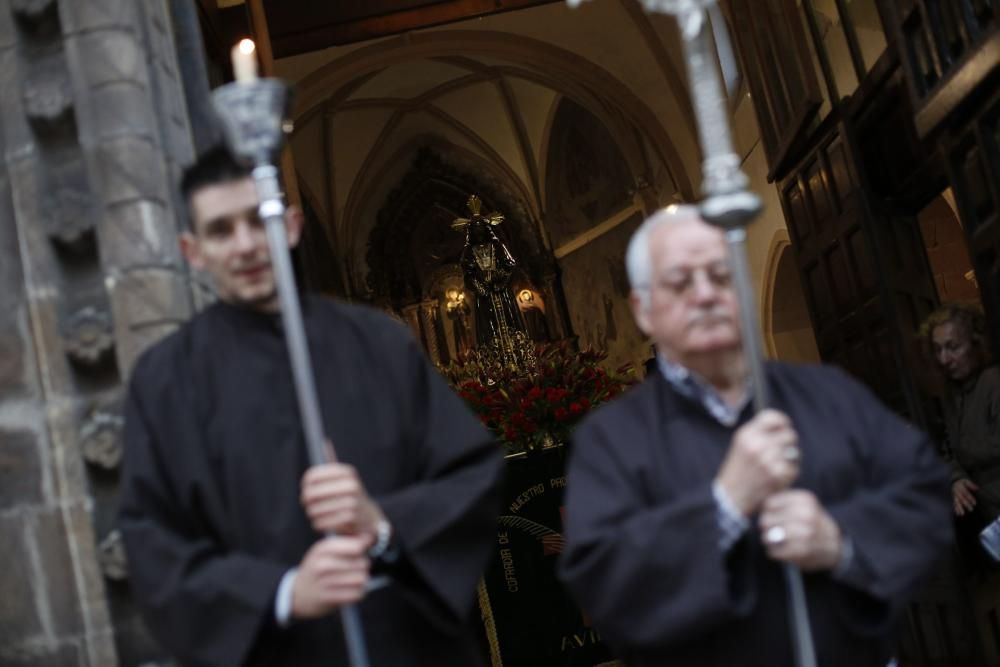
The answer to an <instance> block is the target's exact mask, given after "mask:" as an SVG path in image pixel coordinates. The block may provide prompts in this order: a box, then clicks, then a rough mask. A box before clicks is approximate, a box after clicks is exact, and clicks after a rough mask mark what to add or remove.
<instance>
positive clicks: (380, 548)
mask: <svg viewBox="0 0 1000 667" xmlns="http://www.w3.org/2000/svg"><path fill="white" fill-rule="evenodd" d="M390 542H392V524H390V523H389V520H388V519H386V518H384V517H383V518H381V519H379V520H378V523H377V524H375V544H373V545H372V546H371V548H370V549H368V557H369V558H371V559H372V560H375V559H376V558H381V557H383V556H385V555H386V551H388V550H389V543H390Z"/></svg>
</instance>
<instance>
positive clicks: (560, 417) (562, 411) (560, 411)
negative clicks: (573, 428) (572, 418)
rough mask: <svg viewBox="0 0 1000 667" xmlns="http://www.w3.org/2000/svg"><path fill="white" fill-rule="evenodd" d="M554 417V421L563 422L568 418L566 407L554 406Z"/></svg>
mask: <svg viewBox="0 0 1000 667" xmlns="http://www.w3.org/2000/svg"><path fill="white" fill-rule="evenodd" d="M555 417H556V421H559V422H564V421H566V420H567V419H568V418H569V411H567V410H566V408H556V411H555Z"/></svg>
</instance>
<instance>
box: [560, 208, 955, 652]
mask: <svg viewBox="0 0 1000 667" xmlns="http://www.w3.org/2000/svg"><path fill="white" fill-rule="evenodd" d="M626 262H627V265H628V266H627V268H628V272H629V278H630V281H631V284H632V288H633V292H632V296H631V301H632V306H633V312H634V314H635V317H636V321H637V323H638V325H639V327H640V328H641V329H642V330H643V331H644V332H645V333H646V334H647V335H649V336H650V337H651V338H652V339H653V341H654V342H655V343H656V346H657V351H658V363H659V368H658V371H659V372H656V373H654V374H652V375H651V376H650V377H649V378H648V379H647V380H646V381H645V382H644V383H643V384H641V385H640V386H638V387H636V388H635V389H633V390H632V391H631V392H629V393H628V394H626V395H625V396H624V397H623V398H621V399H620V400H618V401H617V402H614V403H612V404H610V405H608V406H606V407H604V408H601V409H600V410H598V411H597V412H596V413H595V414H593V415H592V416H591V417H590V418H588V419H587V420H586V421H585V423H584V424H583V425H581V427H580V428H579V430H578V431H577V432H576V437H575V438H574V451H573V454H572V459H571V462H570V466H569V473H568V478H567V490H566V494H567V495H566V528H565V537H566V550H565V552H564V554H563V558H562V561H561V574H562V577H563V579H564V580H565V581H566V583H567V584H568V585H569V587H570V589H571V590H572V591H573V592H574V593H575V595H576V596H577V598H578V599H579V601H580V603H581V605H582V607H583V608H584V609H585V610H586V611H587V612H588V613H589V614H590V616H591V618H592V619H593V621H594V623H595V626H596V627H597V628H598V629H599V630H600V631H601V633H602V635H603V636H604V637H605V638H606V639H607V640H608V641H609V643H610V644H611V645H612V646H613V647H615V648H616V649H617V650H618V651H619V652H620V654H621V657H623V658H624V659H625V662H626V664H628V665H629V667H653V666H656V667H661V666H664V665H669V666H670V667H688V666H691V667H695V666H697V667H706V666H710V665H717V666H719V667H731V666H734V665H740V666H760V667H784V666H789V667H790V666H791V665H792V664H793V654H792V650H791V642H790V629H789V624H788V613H787V604H786V597H785V587H784V585H783V582H784V579H783V575H782V570H781V566H782V564H784V563H788V564H791V565H795V566H797V567H799V568H801V570H802V571H803V572H804V582H805V590H806V594H807V597H808V607H809V617H810V621H811V627H812V630H813V636H814V639H815V643H816V649H817V653H818V659H819V664H820V665H822V666H825V667H844V666H849V667H884V666H885V665H886V663H887V662H888V659H889V657H890V655H891V649H892V646H891V641H892V630H893V625H894V621H895V620H896V618H897V615H898V612H899V611H900V610H901V608H902V606H903V604H904V601H905V599H906V596H907V594H908V593H910V592H911V591H912V590H913V588H914V586H915V584H917V583H918V582H919V580H920V579H921V578H922V576H923V575H925V574H926V573H927V572H928V570H929V568H931V567H932V565H933V564H934V563H935V561H936V560H937V559H938V558H939V557H940V556H941V555H942V553H943V551H944V550H945V546H946V545H947V544H948V542H949V540H950V530H949V521H948V511H949V503H948V489H947V472H946V468H945V466H944V464H943V463H942V462H941V461H939V460H938V459H937V458H936V456H935V453H934V451H933V450H932V448H931V447H930V446H929V444H928V442H927V439H926V438H925V437H924V436H923V435H922V434H921V433H919V432H918V431H916V430H915V429H913V428H911V427H910V426H909V425H907V424H906V423H905V422H904V421H903V420H901V419H899V418H898V417H896V416H895V415H893V414H892V413H891V412H889V411H888V410H886V409H885V408H884V407H882V406H881V405H880V404H879V403H878V401H877V400H876V399H875V398H874V396H872V394H871V393H870V392H869V391H867V390H866V389H865V388H864V387H862V386H860V385H859V384H858V383H856V382H854V381H853V380H851V379H850V378H849V377H847V376H846V375H845V374H844V373H842V372H839V371H837V370H834V369H831V368H823V367H808V366H796V367H793V366H788V365H784V364H776V363H772V364H768V365H767V370H766V375H767V383H768V388H769V390H770V392H771V399H772V402H773V405H774V409H770V410H765V411H763V412H761V413H760V414H758V415H756V416H753V415H752V410H751V406H750V402H751V399H752V397H751V396H750V395H749V386H748V379H747V369H746V366H745V363H744V358H743V352H742V348H741V336H740V328H739V326H740V325H739V319H738V304H737V301H736V296H735V294H734V289H733V286H732V285H731V284H730V272H729V265H728V249H727V244H726V242H725V238H724V235H723V233H722V232H721V231H720V230H718V229H717V228H714V227H712V226H710V225H707V224H706V223H704V222H703V221H702V220H701V219H700V218H699V217H698V214H697V209H694V208H691V207H672V208H671V209H668V210H666V211H663V212H661V213H658V214H657V215H655V216H653V217H652V218H651V219H650V220H648V221H647V222H646V223H645V224H644V225H643V226H642V227H640V229H639V230H638V231H637V232H636V235H635V236H634V237H633V239H632V242H631V243H630V246H629V250H628V256H627V259H626Z"/></svg>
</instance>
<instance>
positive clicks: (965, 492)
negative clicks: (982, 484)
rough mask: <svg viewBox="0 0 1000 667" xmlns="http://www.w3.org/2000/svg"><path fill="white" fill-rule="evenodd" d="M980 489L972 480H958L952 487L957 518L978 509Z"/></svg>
mask: <svg viewBox="0 0 1000 667" xmlns="http://www.w3.org/2000/svg"><path fill="white" fill-rule="evenodd" d="M978 490H979V487H978V486H976V483H975V482H973V481H972V480H971V479H966V478H964V477H963V478H962V479H956V480H955V482H954V483H953V484H952V485H951V495H952V502H953V503H954V505H955V516H963V515H965V514H966V513H968V512H971V511H972V510H974V509H975V508H976V491H978Z"/></svg>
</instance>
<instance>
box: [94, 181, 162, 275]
mask: <svg viewBox="0 0 1000 667" xmlns="http://www.w3.org/2000/svg"><path fill="white" fill-rule="evenodd" d="M100 242H101V260H102V263H103V265H104V267H105V270H106V271H108V272H109V273H121V272H123V271H125V270H127V269H128V267H129V266H134V265H145V266H151V265H156V264H164V265H177V266H179V265H180V262H181V258H180V251H179V250H178V248H177V232H176V231H175V228H174V222H173V220H172V219H171V216H170V213H169V211H168V210H167V208H166V207H165V206H164V205H163V203H162V202H159V201H152V200H149V199H139V200H135V201H130V202H126V203H124V204H116V205H114V206H109V207H107V214H106V215H105V218H104V221H103V222H102V223H101V229H100Z"/></svg>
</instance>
